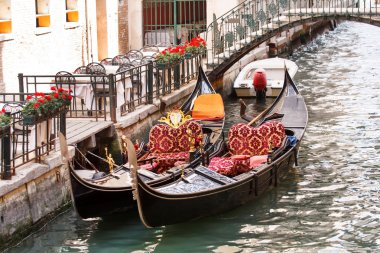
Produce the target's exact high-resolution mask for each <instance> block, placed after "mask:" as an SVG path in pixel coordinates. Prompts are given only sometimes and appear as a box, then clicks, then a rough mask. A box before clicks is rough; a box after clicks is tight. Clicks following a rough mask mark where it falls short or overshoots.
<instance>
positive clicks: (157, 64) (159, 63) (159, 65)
mask: <svg viewBox="0 0 380 253" xmlns="http://www.w3.org/2000/svg"><path fill="white" fill-rule="evenodd" d="M156 66H157V68H158V69H165V68H166V62H156Z"/></svg>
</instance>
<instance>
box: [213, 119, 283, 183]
mask: <svg viewBox="0 0 380 253" xmlns="http://www.w3.org/2000/svg"><path fill="white" fill-rule="evenodd" d="M285 136H286V135H285V128H284V126H283V124H282V123H281V122H278V121H268V122H265V123H264V124H262V125H261V126H260V127H257V128H254V127H251V126H249V125H247V124H242V123H239V124H235V125H233V126H232V127H231V128H230V130H229V132H228V143H229V145H228V149H229V154H230V155H231V156H229V157H214V158H212V159H211V161H210V164H209V166H208V167H209V169H211V170H214V171H216V172H218V173H220V174H222V175H226V176H236V175H238V174H241V173H245V172H248V171H249V170H251V169H253V168H255V167H257V166H259V165H260V164H262V163H265V162H266V160H267V154H268V150H269V145H272V147H273V148H274V147H280V146H281V144H282V141H283V140H284V138H285ZM269 143H270V144H269Z"/></svg>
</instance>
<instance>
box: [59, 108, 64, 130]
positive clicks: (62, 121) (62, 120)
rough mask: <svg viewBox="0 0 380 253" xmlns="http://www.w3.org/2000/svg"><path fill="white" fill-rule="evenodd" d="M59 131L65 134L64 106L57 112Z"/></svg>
mask: <svg viewBox="0 0 380 253" xmlns="http://www.w3.org/2000/svg"><path fill="white" fill-rule="evenodd" d="M59 131H60V132H61V133H62V134H63V135H64V136H66V108H65V109H64V110H63V111H62V112H61V113H60V114H59Z"/></svg>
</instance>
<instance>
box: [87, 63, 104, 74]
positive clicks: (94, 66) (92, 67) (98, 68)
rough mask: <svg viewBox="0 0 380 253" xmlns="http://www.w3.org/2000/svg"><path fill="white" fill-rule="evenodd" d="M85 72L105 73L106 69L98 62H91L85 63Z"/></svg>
mask: <svg viewBox="0 0 380 253" xmlns="http://www.w3.org/2000/svg"><path fill="white" fill-rule="evenodd" d="M86 68H87V73H88V74H91V75H102V74H103V75H105V74H106V69H105V68H104V66H103V65H102V64H100V63H98V62H91V63H89V64H87V66H86Z"/></svg>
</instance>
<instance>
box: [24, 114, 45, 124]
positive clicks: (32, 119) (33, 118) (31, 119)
mask: <svg viewBox="0 0 380 253" xmlns="http://www.w3.org/2000/svg"><path fill="white" fill-rule="evenodd" d="M22 117H23V120H22V122H23V125H26V126H31V125H35V124H37V123H38V122H39V121H41V118H40V117H39V116H38V115H23V116H22Z"/></svg>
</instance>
